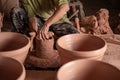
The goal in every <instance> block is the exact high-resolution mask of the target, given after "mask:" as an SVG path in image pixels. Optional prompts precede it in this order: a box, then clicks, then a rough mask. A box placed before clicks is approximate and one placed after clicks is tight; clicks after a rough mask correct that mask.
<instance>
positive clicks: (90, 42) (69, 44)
mask: <svg viewBox="0 0 120 80" xmlns="http://www.w3.org/2000/svg"><path fill="white" fill-rule="evenodd" d="M56 48H57V50H58V52H59V55H60V57H61V61H62V64H64V63H66V62H69V61H71V60H75V59H96V60H101V59H102V57H103V55H104V53H105V51H106V48H107V44H106V42H105V41H104V40H103V39H102V38H100V37H98V36H94V35H91V34H69V35H65V36H62V37H60V38H59V39H58V40H57V44H56Z"/></svg>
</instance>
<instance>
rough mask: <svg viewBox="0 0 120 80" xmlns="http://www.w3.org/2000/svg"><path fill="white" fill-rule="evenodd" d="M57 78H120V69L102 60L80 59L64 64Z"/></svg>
mask: <svg viewBox="0 0 120 80" xmlns="http://www.w3.org/2000/svg"><path fill="white" fill-rule="evenodd" d="M57 80H120V70H119V69H117V68H116V67H114V66H112V65H110V64H108V63H104V62H102V61H98V60H86V59H78V60H74V61H71V62H68V63H66V64H65V65H63V66H62V67H61V68H60V69H59V70H58V72H57Z"/></svg>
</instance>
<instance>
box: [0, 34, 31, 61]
mask: <svg viewBox="0 0 120 80" xmlns="http://www.w3.org/2000/svg"><path fill="white" fill-rule="evenodd" d="M29 48H30V40H29V38H27V37H26V36H24V35H23V34H19V33H14V32H1V33H0V56H7V57H12V58H14V59H16V60H18V61H20V62H21V63H24V61H25V59H26V57H27V54H28V51H29Z"/></svg>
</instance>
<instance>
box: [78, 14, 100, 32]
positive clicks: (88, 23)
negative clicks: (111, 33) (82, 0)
mask: <svg viewBox="0 0 120 80" xmlns="http://www.w3.org/2000/svg"><path fill="white" fill-rule="evenodd" d="M80 25H81V32H83V33H89V34H93V31H94V29H95V28H96V27H98V22H97V18H96V17H95V16H94V15H91V16H86V17H83V18H82V19H81V23H80Z"/></svg>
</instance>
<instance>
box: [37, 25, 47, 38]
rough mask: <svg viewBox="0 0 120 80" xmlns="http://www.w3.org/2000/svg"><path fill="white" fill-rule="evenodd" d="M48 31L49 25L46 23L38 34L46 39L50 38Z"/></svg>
mask: <svg viewBox="0 0 120 80" xmlns="http://www.w3.org/2000/svg"><path fill="white" fill-rule="evenodd" d="M48 31H49V26H48V25H47V24H44V25H43V26H42V28H41V29H40V31H39V32H38V34H39V35H40V36H41V38H42V39H43V40H46V39H49V35H48Z"/></svg>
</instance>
